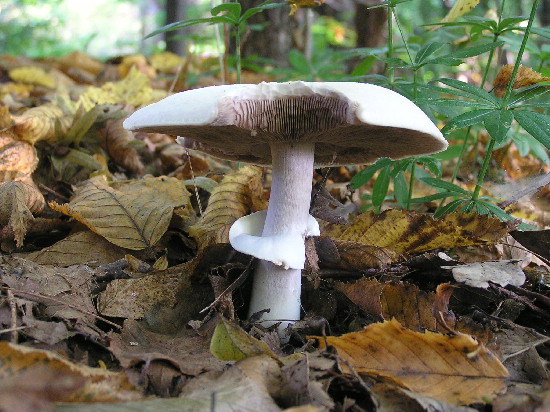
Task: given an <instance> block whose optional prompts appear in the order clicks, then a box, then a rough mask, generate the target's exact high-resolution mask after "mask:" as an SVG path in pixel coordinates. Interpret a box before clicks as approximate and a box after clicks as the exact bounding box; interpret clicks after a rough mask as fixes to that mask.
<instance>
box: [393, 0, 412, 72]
mask: <svg viewBox="0 0 550 412" xmlns="http://www.w3.org/2000/svg"><path fill="white" fill-rule="evenodd" d="M395 7H396V6H394V7H392V11H393V14H394V16H395V24H397V29H398V30H399V34H400V36H401V40H403V45H404V46H405V50H407V55H408V56H409V61H410V62H411V64H412V63H413V58H412V54H411V50H410V49H409V45H408V43H407V40H405V35H404V34H403V28H402V27H401V22H400V21H399V16H398V15H397V12H396V11H395V10H394V9H395Z"/></svg>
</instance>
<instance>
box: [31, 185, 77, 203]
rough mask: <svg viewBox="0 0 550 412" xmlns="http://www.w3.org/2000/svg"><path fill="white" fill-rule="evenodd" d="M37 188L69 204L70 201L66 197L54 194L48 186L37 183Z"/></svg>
mask: <svg viewBox="0 0 550 412" xmlns="http://www.w3.org/2000/svg"><path fill="white" fill-rule="evenodd" d="M38 186H40V188H41V189H44V190H45V191H46V192H48V193H50V194H52V195H54V196H57V197H58V198H59V199H61V200H63V201H65V202H67V203H68V202H70V200H71V199H69V198H68V197H65V196H63V195H62V194H61V193H58V192H56V191H55V190H53V189H50V188H49V187H48V186H46V185H43V184H42V183H38Z"/></svg>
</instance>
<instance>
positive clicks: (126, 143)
mask: <svg viewBox="0 0 550 412" xmlns="http://www.w3.org/2000/svg"><path fill="white" fill-rule="evenodd" d="M289 3H290V4H291V5H292V6H293V7H292V9H293V10H298V9H299V8H301V7H314V6H317V5H320V4H321V3H323V1H322V0H319V1H291V2H289ZM477 3H479V2H478V1H459V2H456V4H457V5H458V6H455V7H453V9H452V10H451V12H450V13H449V15H448V16H447V17H446V19H445V20H444V21H453V20H454V19H456V18H457V17H458V16H460V15H461V14H463V13H465V12H467V11H469V10H470V9H472V8H473V7H475V6H476V5H477ZM217 64H218V63H217V61H214V60H213V59H211V58H202V57H199V56H192V55H187V56H185V57H182V56H177V55H175V54H171V53H159V54H155V55H152V56H149V57H145V56H143V55H131V56H122V57H119V58H114V59H112V60H110V61H108V62H102V61H99V60H97V59H94V58H92V57H90V56H88V55H86V54H84V53H82V52H73V53H70V54H68V55H66V56H63V57H61V58H51V59H46V60H41V61H34V60H32V59H27V58H22V57H15V56H0V69H1V71H2V74H3V76H2V77H1V79H0V250H1V251H2V255H1V256H0V280H1V285H0V378H1V379H0V409H2V410H9V411H12V410H13V411H17V412H31V411H40V410H48V409H50V410H56V411H78V412H86V411H97V410H110V411H111V410H112V411H116V410H130V409H131V410H143V411H147V410H155V411H156V410H167V411H170V410H174V411H176V410H177V411H192V412H195V411H211V410H216V411H223V410H262V411H282V410H289V411H307V412H310V411H315V412H317V411H319V412H320V411H330V410H339V411H343V412H362V411H389V410H409V409H414V410H415V411H416V410H418V411H429V410H449V411H472V410H474V409H472V408H473V407H475V408H477V409H480V408H485V409H487V408H489V407H490V406H489V405H492V407H493V410H495V411H505V410H536V408H539V410H544V409H545V408H546V409H548V405H549V401H548V399H550V396H549V393H550V388H548V379H549V372H548V353H549V351H548V347H549V338H548V327H547V325H548V324H549V321H550V319H549V315H548V313H549V311H550V297H549V295H550V293H549V291H550V286H549V285H550V276H549V270H548V266H546V264H547V263H548V260H549V259H550V257H549V256H548V251H547V249H548V247H547V246H548V244H549V241H548V233H547V231H544V230H543V231H532V232H518V231H517V230H515V229H516V225H515V223H512V224H506V223H502V222H501V221H499V220H497V219H494V218H490V217H487V216H478V215H472V214H463V213H455V214H451V215H447V216H445V217H443V218H441V219H434V218H433V217H432V216H431V215H429V214H421V213H415V212H410V211H400V210H385V211H383V212H381V213H378V214H375V213H372V212H366V213H362V214H358V213H356V210H358V207H357V206H356V205H355V204H353V203H352V202H351V200H352V199H354V196H356V195H357V193H355V194H353V193H350V191H349V188H348V187H346V184H347V183H348V182H349V180H350V179H351V177H352V176H353V173H354V170H355V169H351V168H350V169H349V170H348V169H345V168H339V169H337V170H336V171H335V172H333V173H332V175H328V174H327V175H326V176H329V177H330V178H329V179H328V180H327V181H326V184H325V179H323V180H322V181H321V179H316V180H317V181H318V182H319V183H317V185H316V188H317V193H318V195H317V197H316V199H315V201H314V202H313V205H312V208H311V213H312V214H313V215H314V216H315V217H316V218H317V219H318V220H319V222H320V225H321V236H320V237H318V238H316V239H310V240H308V244H307V257H308V260H309V262H308V265H307V268H306V270H305V271H304V277H303V290H302V296H303V299H302V306H303V311H304V316H303V319H302V320H301V321H299V322H296V323H295V324H294V325H293V327H292V328H291V330H290V331H289V333H290V341H289V343H288V344H286V345H282V344H281V342H280V341H279V338H278V335H277V332H276V331H274V330H273V329H272V328H264V327H262V326H261V325H258V324H256V323H255V319H254V318H251V319H247V309H248V308H247V302H248V298H249V294H250V289H251V277H252V276H251V274H252V272H253V268H254V264H255V262H254V261H253V260H251V259H250V257H248V256H245V255H242V254H239V253H235V251H234V250H233V249H232V248H231V246H230V245H229V244H228V231H229V228H230V227H231V225H232V223H233V222H234V221H235V220H237V219H239V218H240V217H242V216H245V215H247V214H249V213H251V212H255V211H258V210H263V209H265V208H266V207H267V199H268V197H269V174H268V173H265V172H266V171H265V170H264V169H262V168H259V167H256V166H242V167H240V168H236V167H235V165H233V164H230V163H228V162H226V161H222V160H216V159H213V158H212V157H210V156H208V155H202V154H196V153H193V151H192V150H189V151H188V149H186V148H184V147H182V146H180V145H178V144H176V142H175V139H174V136H168V135H164V134H146V133H135V134H134V133H131V132H129V131H127V130H125V129H124V128H123V127H122V122H123V120H124V118H125V117H126V116H127V115H129V114H130V113H131V112H132V111H133V110H135V109H136V108H138V107H140V106H143V105H146V104H149V103H151V102H153V101H156V100H158V99H161V98H163V97H165V96H166V95H167V94H169V93H172V92H177V91H180V90H185V89H188V88H190V85H189V83H188V82H191V81H195V80H196V79H198V80H197V82H198V83H197V84H193V87H195V86H197V87H198V86H203V85H204V86H206V85H214V84H219V79H218V78H216V77H213V76H210V75H206V74H205V73H204V72H205V70H210V69H212V68H214V67H215V65H217ZM510 73H511V71H510V68H506V67H504V68H503V69H502V70H501V73H500V74H499V76H498V77H497V80H496V83H495V94H497V96H498V95H499V94H501V93H502V90H504V89H505V88H506V85H507V83H508V82H509V80H510V79H509V77H510ZM260 76H261V77H262V80H269V79H265V77H266V76H265V75H263V74H262V75H258V74H254V73H251V72H250V73H248V72H245V73H244V74H243V77H244V78H245V79H244V81H245V82H250V83H256V82H257V81H258V79H259V78H260ZM547 80H548V79H547V78H544V77H543V76H542V75H541V74H539V73H536V72H534V71H532V70H531V69H528V68H525V67H522V68H520V72H519V73H518V76H517V78H516V83H514V85H513V87H514V88H516V87H525V86H529V85H532V84H538V83H540V82H543V81H547ZM484 138H485V137H484V136H483V135H480V137H479V139H478V140H479V142H478V145H480V146H479V147H481V145H483V144H484V140H483V139H484ZM500 150H501V152H497V161H498V162H499V164H501V165H509V168H510V169H518V168H522V169H524V170H527V169H528V168H529V170H539V169H540V168H541V167H540V164H539V163H535V162H532V161H531V160H530V159H531V158H529V157H526V156H523V155H522V154H521V153H520V151H519V150H518V149H517V148H516V149H514V147H513V146H508V147H503V148H502V149H500ZM465 156H466V157H465V159H466V160H465V162H467V161H468V160H470V161H473V157H471V158H470V157H468V156H474V155H471V154H470V153H467V154H466V155H465ZM531 168H532V169H531ZM444 173H446V171H444ZM521 173H523V172H520V171H517V170H516V171H513V172H511V173H509V174H508V178H510V180H511V181H512V183H517V182H516V178H520V177H524V175H523V174H521ZM543 176H544V175H543ZM537 182H539V183H540V181H538V180H537ZM544 182H546V181H544ZM544 182H543V183H544ZM512 183H510V184H512ZM539 183H536V184H535V183H530V184H529V185H528V187H536V190H540V191H541V192H543V190H544V187H542V186H544V184H543V183H540V184H539ZM459 184H462V183H459ZM369 185H370V183H369V184H368V185H367V187H370V186H369ZM489 189H490V190H492V189H495V191H496V189H497V188H496V187H494V188H489ZM520 192H521V191H520ZM520 192H518V191H517V190H515V189H514V194H512V195H511V196H508V197H507V198H508V199H509V200H513V201H515V202H518V203H520V202H521V199H520V198H519V197H518V196H519V194H520ZM521 193H523V192H521ZM531 193H532V191H531V192H529V193H528V194H531ZM514 196H515V197H514ZM503 200H506V199H503ZM543 200H544V198H543ZM324 220H326V221H324ZM510 234H511V235H512V236H514V238H516V239H517V241H518V242H519V243H518V242H515V241H513V240H511V237H510V236H509V235H510ZM545 245H546V246H545ZM525 248H526V249H528V251H526V250H524V249H525ZM529 251H530V252H532V253H531V254H529V253H527V252H529ZM533 254H538V257H539V260H537V259H535V258H534V257H533ZM545 262H546V263H545ZM312 336H314V338H312Z"/></svg>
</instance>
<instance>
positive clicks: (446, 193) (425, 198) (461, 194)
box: [411, 192, 464, 203]
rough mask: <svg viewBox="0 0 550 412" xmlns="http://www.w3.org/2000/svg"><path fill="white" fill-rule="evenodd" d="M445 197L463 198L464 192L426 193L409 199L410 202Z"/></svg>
mask: <svg viewBox="0 0 550 412" xmlns="http://www.w3.org/2000/svg"><path fill="white" fill-rule="evenodd" d="M446 197H460V198H463V197H464V194H463V193H458V192H441V193H435V194H433V195H428V196H423V197H417V198H414V199H411V203H427V202H433V201H434V200H439V199H445V198H446Z"/></svg>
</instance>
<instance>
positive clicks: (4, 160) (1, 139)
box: [0, 134, 38, 183]
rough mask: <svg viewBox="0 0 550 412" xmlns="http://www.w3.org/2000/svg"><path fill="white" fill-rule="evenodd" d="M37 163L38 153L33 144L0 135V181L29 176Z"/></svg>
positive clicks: (7, 135)
mask: <svg viewBox="0 0 550 412" xmlns="http://www.w3.org/2000/svg"><path fill="white" fill-rule="evenodd" d="M37 165H38V155H37V154H36V149H35V148H34V147H33V146H32V145H31V144H29V143H27V142H22V141H19V140H16V139H15V138H14V137H13V136H11V135H9V134H4V135H0V183H2V182H10V181H12V180H20V179H22V178H28V177H29V176H30V175H31V174H32V173H33V172H34V170H35V169H36V166H37Z"/></svg>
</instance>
